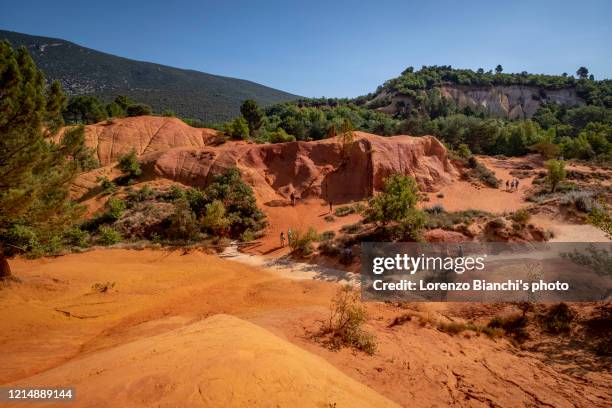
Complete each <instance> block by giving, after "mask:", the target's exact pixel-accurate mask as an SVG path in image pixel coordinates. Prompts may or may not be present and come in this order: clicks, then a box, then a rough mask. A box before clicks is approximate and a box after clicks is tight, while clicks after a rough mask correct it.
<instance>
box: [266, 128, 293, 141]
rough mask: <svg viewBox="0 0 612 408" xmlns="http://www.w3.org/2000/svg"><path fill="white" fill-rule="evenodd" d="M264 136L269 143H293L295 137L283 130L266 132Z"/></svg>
mask: <svg viewBox="0 0 612 408" xmlns="http://www.w3.org/2000/svg"><path fill="white" fill-rule="evenodd" d="M265 136H266V138H267V139H268V141H269V142H270V143H286V142H295V136H292V135H289V134H287V132H285V130H284V129H283V128H278V129H276V130H275V131H273V132H268V133H267V134H266V135H265Z"/></svg>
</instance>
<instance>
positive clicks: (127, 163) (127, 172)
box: [118, 149, 142, 181]
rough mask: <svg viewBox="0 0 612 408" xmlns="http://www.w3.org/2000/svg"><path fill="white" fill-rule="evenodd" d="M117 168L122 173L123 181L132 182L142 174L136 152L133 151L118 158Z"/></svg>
mask: <svg viewBox="0 0 612 408" xmlns="http://www.w3.org/2000/svg"><path fill="white" fill-rule="evenodd" d="M118 167H119V169H120V170H121V172H122V173H123V177H124V178H125V181H130V180H133V179H135V178H136V177H138V176H140V175H141V174H142V169H141V168H140V163H139V162H138V157H136V150H134V149H132V150H131V151H130V152H129V153H128V154H126V155H123V156H121V157H120V158H119V165H118Z"/></svg>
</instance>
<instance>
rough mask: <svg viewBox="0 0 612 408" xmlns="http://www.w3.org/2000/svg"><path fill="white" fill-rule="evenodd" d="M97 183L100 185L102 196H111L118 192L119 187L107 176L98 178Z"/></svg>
mask: <svg viewBox="0 0 612 408" xmlns="http://www.w3.org/2000/svg"><path fill="white" fill-rule="evenodd" d="M96 181H98V182H99V183H100V189H101V190H102V191H101V192H100V194H102V195H109V194H112V193H114V192H115V191H117V185H116V184H115V183H113V182H112V181H110V180H109V179H108V177H106V176H103V177H98V179H97V180H96Z"/></svg>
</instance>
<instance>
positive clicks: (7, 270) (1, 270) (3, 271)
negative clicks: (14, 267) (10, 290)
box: [0, 249, 12, 279]
mask: <svg viewBox="0 0 612 408" xmlns="http://www.w3.org/2000/svg"><path fill="white" fill-rule="evenodd" d="M11 275H12V274H11V267H10V265H9V263H8V259H6V257H5V256H4V252H3V251H2V250H1V249H0V279H4V278H8V277H9V276H11Z"/></svg>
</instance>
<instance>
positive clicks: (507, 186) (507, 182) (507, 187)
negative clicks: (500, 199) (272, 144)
mask: <svg viewBox="0 0 612 408" xmlns="http://www.w3.org/2000/svg"><path fill="white" fill-rule="evenodd" d="M508 190H510V180H506V191H508Z"/></svg>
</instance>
